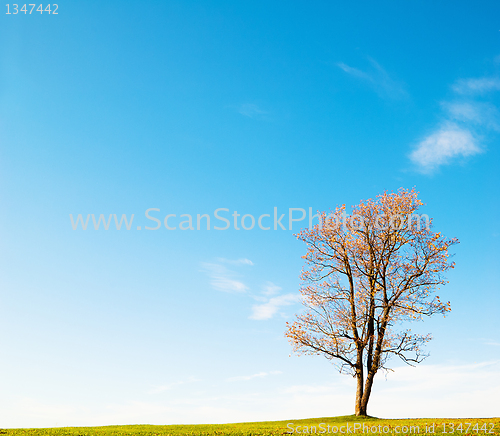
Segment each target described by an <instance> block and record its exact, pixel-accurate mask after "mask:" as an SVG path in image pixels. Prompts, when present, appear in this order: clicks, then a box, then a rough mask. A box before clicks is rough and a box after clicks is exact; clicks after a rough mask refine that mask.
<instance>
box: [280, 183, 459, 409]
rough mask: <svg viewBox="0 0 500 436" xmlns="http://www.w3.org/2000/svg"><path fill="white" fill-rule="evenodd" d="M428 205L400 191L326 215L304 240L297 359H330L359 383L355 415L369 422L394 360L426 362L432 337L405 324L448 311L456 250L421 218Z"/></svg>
mask: <svg viewBox="0 0 500 436" xmlns="http://www.w3.org/2000/svg"><path fill="white" fill-rule="evenodd" d="M422 204H423V203H422V201H420V200H419V199H418V194H417V192H415V191H414V190H410V191H409V190H404V189H400V190H399V191H398V192H397V193H387V192H386V193H384V194H382V195H380V196H378V197H377V198H376V199H374V200H373V199H369V200H366V201H362V202H361V203H360V204H358V205H357V206H354V207H353V209H352V212H351V213H350V214H347V213H346V208H345V205H343V206H341V207H338V208H337V209H336V210H335V211H334V212H333V213H331V214H329V215H327V214H326V213H322V214H321V220H320V224H317V225H316V226H314V227H313V228H311V229H304V230H302V231H301V232H300V233H298V235H297V237H298V239H299V240H301V241H304V242H305V243H306V244H307V247H308V250H307V253H306V254H305V255H304V256H303V258H304V259H305V261H306V265H305V267H304V269H303V272H302V276H301V278H302V281H303V286H302V288H301V290H300V292H301V294H302V299H303V304H304V306H305V311H304V312H303V313H302V314H300V315H297V320H296V321H295V322H293V323H292V324H288V323H287V332H286V336H287V337H288V338H289V340H290V342H291V343H292V344H293V347H294V350H295V351H297V352H299V353H306V354H318V355H324V356H325V357H327V358H328V359H331V360H332V362H333V363H336V364H337V365H338V368H339V369H340V371H341V372H344V373H348V374H351V375H353V376H354V377H356V379H357V391H356V402H355V413H356V415H366V414H367V404H368V399H369V397H370V393H371V389H372V384H373V379H374V376H375V374H376V373H377V371H378V370H379V369H382V368H387V366H386V363H387V361H388V359H389V358H390V357H391V356H398V357H400V358H401V359H402V360H403V361H405V362H406V363H409V364H413V363H418V362H420V361H421V360H422V359H423V358H424V357H425V354H423V351H422V345H423V344H425V343H426V342H427V341H429V340H430V339H431V337H430V335H418V334H415V333H413V332H412V331H411V330H409V329H404V328H402V324H407V321H413V320H420V319H422V318H423V317H424V316H430V315H433V314H436V313H440V314H443V315H444V314H446V312H447V311H449V310H450V303H449V302H448V303H445V302H442V301H441V300H440V299H439V297H438V296H437V295H435V291H436V289H437V288H439V286H440V285H444V284H445V283H447V282H446V280H445V278H444V277H443V273H444V272H445V271H446V270H448V269H450V268H453V267H454V263H453V262H450V260H449V254H448V249H449V248H450V246H451V245H454V244H456V243H458V240H457V239H447V238H445V237H444V236H442V235H441V234H440V233H435V232H434V231H433V230H432V227H433V225H432V220H430V221H428V222H427V221H426V220H425V219H423V218H422V216H420V215H418V214H417V211H418V209H419V207H420V206H422Z"/></svg>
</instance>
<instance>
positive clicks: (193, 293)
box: [0, 1, 500, 427]
mask: <svg viewBox="0 0 500 436" xmlns="http://www.w3.org/2000/svg"><path fill="white" fill-rule="evenodd" d="M2 7H3V8H4V9H3V10H2V13H1V18H0V201H1V204H2V213H1V214H0V241H1V244H2V250H1V251H0V256H1V262H0V265H1V267H0V310H1V313H2V316H1V317H0V349H1V350H2V352H1V354H2V358H1V359H0V373H1V374H2V376H1V377H0V427H33V426H40V427H41V426H63V425H101V424H102V425H105V424H135V423H149V424H170V423H212V422H235V421H258V420H277V419H292V418H293V419H297V418H306V417H319V416H334V415H344V414H351V413H353V411H354V393H355V392H354V389H355V387H354V380H353V379H352V378H350V377H348V376H345V375H340V374H338V372H336V370H335V369H334V367H333V366H332V365H331V364H330V363H329V362H328V361H327V360H326V359H324V358H319V357H316V358H312V357H307V356H300V357H299V356H296V355H293V354H292V351H291V346H290V345H289V344H288V342H287V341H286V339H285V337H284V331H285V321H287V320H292V319H293V315H294V313H297V312H299V311H300V310H301V305H300V301H299V298H298V289H299V286H300V282H299V274H300V270H301V268H302V259H301V256H302V255H303V254H304V253H305V250H306V247H305V246H304V245H303V244H302V243H300V242H299V241H297V240H296V238H294V236H293V234H294V233H296V232H297V231H298V230H299V229H300V228H301V227H304V226H307V225H308V218H306V219H305V220H304V221H302V222H297V223H295V224H294V225H293V228H292V230H289V229H288V226H287V225H286V224H287V223H288V210H289V209H290V208H301V209H304V210H305V211H306V212H308V211H309V208H312V210H313V211H316V210H326V211H328V210H330V209H334V208H335V207H336V206H338V205H341V204H346V205H348V206H351V205H353V204H357V203H358V202H359V201H360V200H362V199H367V198H374V197H375V196H376V195H378V194H381V193H382V192H384V191H386V190H387V191H395V190H397V189H398V188H399V187H404V188H407V189H411V188H412V187H415V189H416V190H417V191H419V192H420V198H421V199H422V200H423V201H424V203H425V206H424V207H423V209H422V212H423V213H427V214H429V215H430V216H431V217H433V219H434V224H435V228H436V229H437V231H440V232H442V233H443V234H444V235H445V236H447V237H457V238H458V239H459V240H460V244H459V245H458V246H455V247H453V253H454V254H455V257H454V261H455V262H456V264H457V266H456V268H455V270H453V271H452V272H450V273H449V274H448V278H449V281H450V283H449V284H448V285H447V286H445V287H444V288H443V289H442V290H441V291H440V292H439V295H440V296H441V298H442V299H443V300H446V301H448V300H449V301H451V304H452V312H451V313H450V315H448V316H447V317H446V318H442V317H438V316H436V317H434V318H432V319H429V320H426V321H425V322H423V323H418V324H416V325H415V326H414V328H415V330H416V331H419V332H432V334H433V336H434V340H433V341H432V342H431V343H430V344H429V345H428V346H427V350H428V352H429V353H430V357H429V358H428V359H427V360H426V361H425V362H424V363H422V364H421V365H420V366H419V367H418V368H411V367H406V366H405V365H404V364H403V363H402V362H399V361H393V363H392V364H393V367H394V368H395V372H393V373H389V374H388V375H387V379H385V377H384V375H383V374H380V376H379V377H378V380H376V382H375V385H374V391H373V393H372V397H371V400H370V403H369V406H368V413H369V414H370V415H374V416H379V417H387V418H391V417H433V416H436V417H445V416H446V417H481V416H483V417H486V416H494V415H495V416H498V415H499V410H498V407H497V399H498V396H499V395H500V328H499V327H498V321H497V318H498V309H499V307H500V299H499V285H498V283H499V282H500V280H499V279H500V277H499V270H500V268H499V266H500V265H499V260H498V243H499V236H500V231H499V227H498V216H499V208H498V204H499V195H498V188H499V186H500V184H499V182H500V180H499V174H500V172H499V171H498V169H499V153H500V150H499V140H500V135H499V131H500V113H499V107H500V98H499V97H500V47H499V43H500V19H499V17H500V5H499V4H498V2H493V1H485V2H481V3H477V2H463V1H441V2H431V1H426V2H416V1H407V2H382V3H381V2H368V1H361V2H323V3H314V4H312V3H306V2H274V3H269V2H263V1H252V2H229V1H227V2H223V1H220V2H218V1H214V2H174V1H172V2H171V1H168V2H153V1H145V2H140V3H137V2H129V1H120V2H118V1H108V2H96V1H86V2H81V1H73V2H65V3H60V4H59V8H58V14H57V15H49V14H46V13H45V14H41V15H40V13H35V12H33V13H32V14H31V15H30V14H26V15H25V14H24V13H19V14H17V15H13V14H11V15H7V14H6V13H5V12H6V7H5V5H4V6H2ZM275 208H276V211H277V213H278V215H281V214H285V217H284V219H283V222H284V223H285V225H284V227H285V228H286V230H283V229H282V228H281V227H280V226H277V230H274V227H273V225H274V218H273V214H274V210H275ZM148 209H157V210H154V211H150V215H151V216H154V217H156V218H158V219H159V220H160V224H161V226H160V228H159V229H157V230H148V229H146V226H148V227H150V228H151V227H155V226H156V224H155V222H154V221H152V220H148V219H147V218H146V216H145V211H146V210H148ZM216 209H227V212H224V211H223V212H221V215H224V216H225V217H226V218H228V219H230V220H231V228H229V229H227V230H224V231H221V230H215V229H213V225H214V224H215V225H219V226H221V225H222V226H223V225H224V224H223V223H221V222H220V221H219V223H217V222H215V221H214V215H213V213H214V211H215V210H216ZM234 211H237V213H238V214H240V217H239V220H241V216H243V215H245V214H250V215H252V216H253V217H254V218H255V219H256V220H257V219H258V217H259V216H261V215H262V214H269V215H270V217H265V218H264V221H263V224H264V226H269V225H270V226H271V229H270V230H262V229H260V228H258V224H257V223H256V224H255V227H254V228H253V229H252V230H244V229H242V228H241V226H239V227H240V230H236V229H235V228H234V225H233V217H232V216H231V214H232V213H233V212H234ZM295 213H296V215H294V216H300V212H299V211H297V212H295ZM70 214H72V215H73V217H76V216H77V215H78V214H82V216H83V217H84V218H85V217H87V215H88V214H95V217H96V219H97V217H98V216H99V215H100V214H104V216H105V217H106V219H107V217H108V216H109V215H110V214H116V215H117V216H118V219H119V218H120V217H121V215H122V214H126V215H127V216H128V217H130V216H131V215H132V214H134V221H133V225H132V226H131V227H130V230H126V229H125V228H124V227H122V229H121V230H116V228H115V224H114V221H112V222H111V224H110V227H109V230H107V231H106V230H104V229H103V228H102V227H101V228H100V229H99V230H94V226H93V223H92V220H91V218H90V223H91V224H89V227H88V228H87V230H85V231H84V230H82V229H81V228H77V229H76V230H73V228H72V225H71V220H70ZM168 214H172V215H174V214H175V215H176V216H175V217H171V218H170V220H169V221H168V222H169V223H171V224H170V225H171V226H174V225H175V226H177V227H178V226H179V223H180V221H181V220H182V218H181V217H180V215H181V214H190V215H191V216H193V217H196V215H197V214H200V215H201V214H209V215H211V217H212V222H211V226H212V227H211V230H206V229H205V228H204V227H203V225H202V226H200V227H201V229H200V230H196V222H195V224H194V229H195V230H181V229H179V228H177V229H176V230H168V229H167V228H166V227H165V225H164V224H163V220H164V218H165V217H166V216H167V215H168ZM266 219H267V220H268V221H266ZM247 220H248V221H247V223H249V222H250V218H247ZM138 226H140V227H141V229H140V230H138ZM290 355H291V356H290Z"/></svg>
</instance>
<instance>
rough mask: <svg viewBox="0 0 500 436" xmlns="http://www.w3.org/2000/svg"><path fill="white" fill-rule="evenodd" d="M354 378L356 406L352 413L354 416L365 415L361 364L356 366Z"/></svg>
mask: <svg viewBox="0 0 500 436" xmlns="http://www.w3.org/2000/svg"><path fill="white" fill-rule="evenodd" d="M356 379H357V387H356V406H355V408H354V413H355V414H356V416H365V415H366V408H365V412H364V413H363V408H362V404H363V381H364V380H363V365H361V368H358V369H357V370H356Z"/></svg>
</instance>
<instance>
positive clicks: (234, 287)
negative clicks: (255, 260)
mask: <svg viewBox="0 0 500 436" xmlns="http://www.w3.org/2000/svg"><path fill="white" fill-rule="evenodd" d="M249 262H250V261H249ZM250 264H251V263H250ZM202 267H203V271H205V272H206V273H207V274H208V276H209V277H210V285H212V288H214V289H215V290H217V291H222V292H236V293H241V292H246V291H247V290H248V286H247V285H245V284H244V283H243V282H242V281H241V280H238V275H237V273H236V272H234V271H232V270H230V269H228V268H227V267H226V266H224V265H221V264H218V263H207V262H204V263H202Z"/></svg>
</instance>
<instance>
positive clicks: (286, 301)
mask: <svg viewBox="0 0 500 436" xmlns="http://www.w3.org/2000/svg"><path fill="white" fill-rule="evenodd" d="M298 301H300V295H299V294H284V295H280V296H278V297H273V298H270V299H269V300H268V301H267V302H265V303H263V304H255V305H254V306H252V314H251V315H250V317H249V318H250V319H255V320H264V319H271V318H272V317H273V316H274V315H276V313H278V310H279V309H280V308H281V307H283V306H290V305H291V304H294V303H297V302H298Z"/></svg>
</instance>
